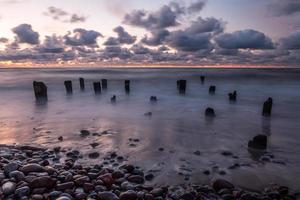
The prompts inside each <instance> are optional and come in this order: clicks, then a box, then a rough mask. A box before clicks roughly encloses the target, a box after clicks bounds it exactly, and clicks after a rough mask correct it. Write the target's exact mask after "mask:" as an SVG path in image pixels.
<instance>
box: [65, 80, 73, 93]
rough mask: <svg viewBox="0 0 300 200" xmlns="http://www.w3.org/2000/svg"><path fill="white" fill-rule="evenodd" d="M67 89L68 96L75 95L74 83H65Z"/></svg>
mask: <svg viewBox="0 0 300 200" xmlns="http://www.w3.org/2000/svg"><path fill="white" fill-rule="evenodd" d="M65 88H66V91H67V94H72V93H73V88H72V81H70V80H68V81H65Z"/></svg>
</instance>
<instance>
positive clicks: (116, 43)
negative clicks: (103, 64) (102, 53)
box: [103, 37, 120, 46]
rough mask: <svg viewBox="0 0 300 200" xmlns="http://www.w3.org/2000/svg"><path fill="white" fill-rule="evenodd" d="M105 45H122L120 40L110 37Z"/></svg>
mask: <svg viewBox="0 0 300 200" xmlns="http://www.w3.org/2000/svg"><path fill="white" fill-rule="evenodd" d="M103 45H105V46H118V45H120V43H119V40H118V38H115V37H109V38H108V39H107V40H106V41H105V42H104V43H103Z"/></svg>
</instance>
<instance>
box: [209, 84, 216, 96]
mask: <svg viewBox="0 0 300 200" xmlns="http://www.w3.org/2000/svg"><path fill="white" fill-rule="evenodd" d="M208 91H209V93H210V94H215V93H216V86H215V85H211V86H209V90H208Z"/></svg>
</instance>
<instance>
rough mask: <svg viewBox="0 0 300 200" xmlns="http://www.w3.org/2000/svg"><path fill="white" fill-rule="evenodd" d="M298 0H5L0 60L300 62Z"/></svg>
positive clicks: (0, 1)
mask: <svg viewBox="0 0 300 200" xmlns="http://www.w3.org/2000/svg"><path fill="white" fill-rule="evenodd" d="M299 17H300V1H299V0H284V1H283V0H159V1H158V0H152V1H149V0H126V1H125V0H43V1H41V0H0V67H11V66H12V67H15V66H23V67H26V66H28V67H31V66H110V65H116V66H123V65H124V66H131V65H137V66H151V65H153V66H155V65H158V66H175V65H176V66H245V67H247V66H287V67H288V66H298V64H299V61H300V50H299V49H300V21H299Z"/></svg>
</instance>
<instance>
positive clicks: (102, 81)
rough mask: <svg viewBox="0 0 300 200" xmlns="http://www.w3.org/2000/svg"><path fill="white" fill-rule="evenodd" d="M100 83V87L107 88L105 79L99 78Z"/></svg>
mask: <svg viewBox="0 0 300 200" xmlns="http://www.w3.org/2000/svg"><path fill="white" fill-rule="evenodd" d="M101 85H102V89H103V90H106V89H107V79H101Z"/></svg>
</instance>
